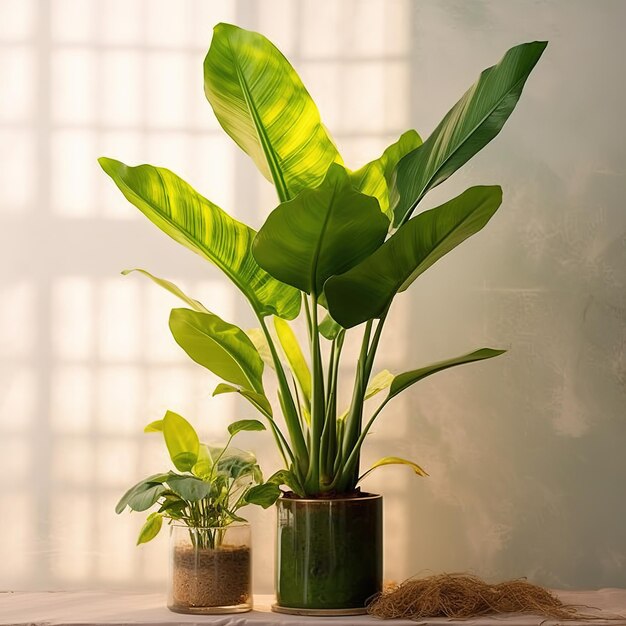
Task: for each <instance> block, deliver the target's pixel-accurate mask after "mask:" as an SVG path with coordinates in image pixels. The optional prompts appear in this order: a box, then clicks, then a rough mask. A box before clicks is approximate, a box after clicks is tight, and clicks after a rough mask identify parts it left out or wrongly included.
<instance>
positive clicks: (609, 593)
mask: <svg viewBox="0 0 626 626" xmlns="http://www.w3.org/2000/svg"><path fill="white" fill-rule="evenodd" d="M557 593H558V595H559V597H560V598H561V599H562V600H563V601H564V602H565V603H567V604H576V605H584V606H588V607H595V609H596V610H595V611H593V612H595V613H596V614H597V615H602V616H605V617H610V616H615V615H616V614H620V615H622V616H624V617H623V618H621V619H617V620H613V621H607V620H604V619H603V620H594V621H592V622H589V621H588V622H580V621H568V622H566V624H570V625H571V626H575V625H580V624H582V623H585V624H590V625H591V626H602V625H606V624H612V625H613V626H626V590H624V589H601V590H600V591H562V592H561V591H559V592H557ZM254 600H255V602H254V604H255V610H254V611H251V612H249V613H239V614H237V615H207V616H202V615H180V614H178V613H172V612H171V611H168V610H167V608H166V607H165V599H164V597H163V596H162V595H161V594H125V593H106V592H101V591H93V592H90V591H83V592H48V593H29V592H6V593H0V625H2V626H8V625H9V624H10V625H11V626H108V625H109V624H115V625H117V626H119V625H120V624H128V625H132V626H134V625H135V624H140V625H142V626H173V625H175V624H198V625H199V626H200V625H201V626H209V625H211V626H213V625H215V626H246V625H247V624H253V625H256V626H270V625H271V624H288V625H291V626H299V625H301V624H306V625H308V626H328V624H330V623H342V624H345V625H346V626H360V625H363V626H372V624H378V625H382V624H383V622H382V621H381V620H377V619H375V618H373V617H369V616H366V615H364V616H358V617H324V618H319V617H299V616H292V615H283V614H279V613H272V612H270V605H271V603H272V602H273V598H272V597H271V596H255V599H254ZM585 612H587V613H589V612H592V610H591V609H585ZM458 623H459V621H458V620H457V621H451V620H446V619H429V620H422V621H419V622H410V621H405V620H389V621H388V624H389V626H415V625H416V624H421V625H431V624H433V625H437V624H458ZM461 623H462V624H464V625H467V626H498V625H502V626H539V624H543V626H554V625H555V624H557V622H555V621H554V620H545V619H544V618H542V617H535V616H531V615H508V616H506V617H502V616H500V617H491V618H480V619H472V620H464V621H463V622H461Z"/></svg>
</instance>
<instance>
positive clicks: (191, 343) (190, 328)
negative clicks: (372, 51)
mask: <svg viewBox="0 0 626 626" xmlns="http://www.w3.org/2000/svg"><path fill="white" fill-rule="evenodd" d="M170 330H171V331H172V335H173V336H174V339H175V340H176V343H177V344H178V345H179V346H180V347H181V348H182V349H183V350H184V351H185V352H186V353H187V354H188V355H189V356H190V357H191V358H192V359H193V360H194V361H195V362H196V363H199V364H200V365H202V366H203V367H206V368H207V369H208V370H210V371H212V372H213V373H214V374H216V375H217V376H219V377H220V378H223V379H224V380H226V381H228V382H229V383H233V384H234V385H238V386H240V387H242V388H243V389H247V390H249V391H256V392H257V393H263V380H262V379H263V361H262V360H261V357H260V356H259V353H258V352H257V350H256V348H255V347H254V344H253V343H252V341H250V339H249V338H248V335H246V333H244V332H243V330H241V329H240V328H239V327H237V326H235V325H234V324H229V323H228V322H225V321H224V320H223V319H221V318H220V317H218V316H217V315H213V314H212V313H198V312H197V311H192V310H190V309H172V312H171V314H170Z"/></svg>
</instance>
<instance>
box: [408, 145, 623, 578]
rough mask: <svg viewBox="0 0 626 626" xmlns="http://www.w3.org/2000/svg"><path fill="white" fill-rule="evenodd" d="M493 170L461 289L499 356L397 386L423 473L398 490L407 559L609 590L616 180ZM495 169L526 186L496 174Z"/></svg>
mask: <svg viewBox="0 0 626 626" xmlns="http://www.w3.org/2000/svg"><path fill="white" fill-rule="evenodd" d="M511 154H513V152H511ZM499 169H500V168H499V167H498V166H495V167H494V168H493V171H492V173H493V176H494V178H495V179H500V180H503V186H504V189H505V198H506V190H507V189H512V190H513V194H512V196H509V197H508V199H505V205H504V206H503V210H502V212H501V215H500V218H499V220H496V221H495V223H494V224H493V225H492V227H491V230H490V232H489V235H490V236H489V238H487V237H485V238H484V239H483V240H482V242H481V243H482V246H483V249H482V251H481V252H480V253H479V257H480V258H479V262H478V263H476V262H475V261H476V256H473V257H472V259H473V261H474V263H473V264H472V268H471V272H472V274H476V275H477V276H480V273H481V264H484V265H485V268H484V273H483V275H484V276H489V279H488V281H486V282H485V285H484V287H483V288H482V289H480V288H478V289H476V287H475V283H476V282H477V281H476V280H475V279H474V286H473V285H472V283H471V282H469V280H468V283H466V284H468V287H467V288H466V290H465V291H464V298H465V303H466V305H467V309H468V310H469V311H473V310H482V312H481V318H482V320H483V322H484V325H485V327H486V328H488V329H489V332H488V336H489V340H490V341H493V343H494V345H496V346H498V347H502V346H507V347H509V350H510V352H509V353H508V354H507V355H505V356H504V357H502V358H501V359H500V360H499V361H498V364H497V365H496V364H495V363H494V364H489V365H485V366H483V367H481V368H476V371H471V372H470V371H469V368H468V369H466V370H465V371H460V372H454V373H452V372H451V373H449V374H448V377H449V378H448V379H447V380H446V381H445V387H443V388H442V387H441V385H438V382H439V383H440V382H441V379H440V380H439V381H435V382H433V383H431V384H428V385H424V386H423V387H422V389H421V393H419V392H416V393H415V394H414V395H413V399H414V404H413V407H412V409H413V411H414V412H415V413H416V414H417V415H418V416H419V419H418V423H417V424H416V426H415V432H416V433H418V434H419V441H420V444H419V447H420V448H421V449H422V450H423V451H424V456H422V457H420V458H421V459H422V460H423V462H424V464H425V466H426V467H427V468H428V469H429V471H430V472H431V478H430V479H428V489H427V493H425V494H424V493H423V490H420V492H419V495H418V497H417V498H415V500H413V506H412V511H413V513H412V516H413V519H414V525H413V526H414V531H413V534H412V539H413V541H412V549H411V553H412V556H413V559H412V562H413V563H415V564H419V566H418V568H419V569H418V571H419V570H422V569H426V570H428V569H430V570H433V571H439V570H440V569H442V568H443V569H446V570H448V571H458V570H467V569H470V570H473V571H477V572H479V573H481V574H483V575H487V576H492V577H494V578H514V577H519V576H528V577H529V578H530V579H532V580H534V581H537V582H539V583H542V584H546V585H549V586H552V587H556V588H568V587H582V588H594V587H602V586H624V585H626V534H625V533H624V519H626V498H624V491H623V489H624V487H623V485H624V480H625V478H626V455H624V453H623V450H624V445H625V442H626V410H625V409H626V211H624V210H623V204H622V197H623V181H624V179H623V175H618V174H616V173H613V172H607V171H602V170H601V169H599V168H598V169H595V168H590V169H591V171H589V172H588V173H587V174H584V175H583V176H572V177H571V178H569V177H568V178H563V177H562V176H560V175H559V174H558V173H557V172H551V171H550V170H548V169H547V168H546V167H545V166H544V165H543V164H537V163H536V162H534V161H530V160H529V159H527V158H525V157H523V156H520V155H518V156H511V157H510V158H508V159H507V162H506V168H504V167H502V171H498V170H499ZM505 170H506V171H505ZM506 172H509V174H508V176H511V174H510V172H524V180H525V181H527V182H528V184H527V185H526V186H525V187H522V186H520V185H519V181H518V184H517V187H516V186H515V185H514V184H513V181H512V180H511V185H507V184H506V177H507V173H506ZM470 253H471V251H470ZM459 256H460V255H459ZM453 264H454V270H452V271H453V272H454V271H455V270H456V271H457V272H458V271H459V268H461V269H460V272H461V274H463V273H464V271H463V269H462V264H463V261H462V259H460V258H458V257H457V258H456V260H454V263H453ZM450 269H452V268H450ZM443 270H444V271H443V273H444V275H445V274H446V272H447V271H448V268H447V267H446V268H443ZM435 271H437V270H433V272H435ZM440 278H441V277H440ZM463 278H464V276H461V280H460V281H459V282H460V283H463ZM444 281H445V276H444ZM448 284H449V283H448ZM452 284H454V283H452ZM416 291H418V290H416ZM426 291H428V289H427V288H426ZM414 298H415V300H416V301H417V300H418V299H419V294H417V293H416V294H415V296H414ZM455 315H456V316H457V317H458V316H462V315H463V313H462V312H461V311H459V309H458V308H457V309H455ZM479 369H480V370H481V371H478V370H479ZM446 389H447V390H450V391H451V390H453V392H452V393H450V394H448V395H445V390H446ZM432 456H436V458H435V459H432V460H429V462H427V461H426V460H425V459H426V457H432Z"/></svg>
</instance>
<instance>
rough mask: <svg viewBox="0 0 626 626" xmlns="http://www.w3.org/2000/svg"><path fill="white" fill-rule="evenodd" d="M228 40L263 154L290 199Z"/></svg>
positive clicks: (282, 193)
mask: <svg viewBox="0 0 626 626" xmlns="http://www.w3.org/2000/svg"><path fill="white" fill-rule="evenodd" d="M227 41H228V49H229V50H230V55H231V58H232V59H233V65H234V66H235V71H236V73H237V78H238V80H239V85H240V87H241V92H242V93H243V97H244V100H245V102H246V105H247V107H248V111H249V112H250V117H251V118H252V121H253V123H254V127H255V129H256V132H257V137H258V139H259V143H260V144H261V149H262V150H263V154H265V158H266V160H267V164H268V166H269V168H270V172H271V174H272V178H273V179H274V184H275V185H276V188H277V189H278V191H279V195H280V196H281V199H282V200H283V201H285V200H289V191H288V189H287V185H286V183H285V179H284V178H283V172H282V170H281V169H280V167H279V165H278V155H277V154H276V152H274V150H273V148H272V143H271V141H270V139H269V137H268V135H267V131H266V129H265V126H264V125H263V124H262V123H261V116H260V114H259V112H258V111H257V108H256V106H255V103H254V99H253V98H252V93H251V92H250V87H249V86H248V82H247V80H246V78H245V75H244V73H243V70H242V68H241V66H240V65H239V60H238V58H237V56H236V55H235V53H234V52H233V47H232V45H231V42H230V37H228V38H227Z"/></svg>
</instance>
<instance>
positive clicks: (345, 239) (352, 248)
mask: <svg viewBox="0 0 626 626" xmlns="http://www.w3.org/2000/svg"><path fill="white" fill-rule="evenodd" d="M388 228H389V220H388V219H387V218H386V217H385V216H384V215H383V213H381V212H380V209H379V207H378V201H377V200H376V199H375V198H372V197H371V196H367V195H365V194H362V193H360V192H358V191H356V190H355V189H354V187H352V184H351V183H350V178H349V177H348V174H347V172H346V170H345V169H344V168H343V167H341V166H340V165H336V164H335V165H332V166H331V167H330V169H329V170H328V174H327V176H326V178H325V179H324V182H323V183H322V184H321V185H320V186H319V187H317V188H316V189H305V190H304V191H302V192H301V193H300V194H299V195H298V196H297V197H296V198H294V199H293V200H290V201H288V202H283V203H282V204H280V205H279V206H278V207H277V208H276V209H274V210H273V211H272V212H271V213H270V215H269V216H268V218H267V220H266V222H265V224H264V225H263V226H262V227H261V230H259V232H258V233H257V236H256V238H255V240H254V243H253V246H252V250H253V254H254V258H255V259H256V260H257V262H258V263H259V265H260V266H261V267H263V268H264V269H265V270H267V271H268V272H269V273H270V274H271V275H272V276H274V277H275V278H277V279H278V280H281V281H282V282H284V283H287V284H288V285H293V286H294V287H297V288H298V289H300V290H301V291H306V292H307V293H313V294H321V292H322V288H323V286H324V282H325V281H326V280H327V279H328V278H329V277H330V276H333V275H334V274H340V273H342V272H345V271H346V270H348V269H350V268H351V267H353V266H354V265H356V264H357V263H358V262H359V261H361V260H362V259H364V258H365V257H367V256H368V255H369V254H371V253H372V252H374V250H376V248H378V247H379V246H380V245H381V244H382V242H383V241H384V239H385V235H386V234H387V229H388ZM335 319H336V318H335ZM337 321H339V320H337Z"/></svg>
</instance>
